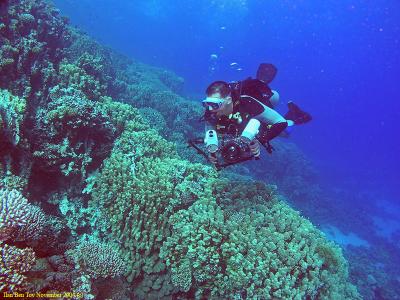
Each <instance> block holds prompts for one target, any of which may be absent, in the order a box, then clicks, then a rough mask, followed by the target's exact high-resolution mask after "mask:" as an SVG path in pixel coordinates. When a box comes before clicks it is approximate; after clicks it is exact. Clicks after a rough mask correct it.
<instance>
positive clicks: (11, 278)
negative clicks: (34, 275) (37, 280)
mask: <svg viewBox="0 0 400 300" xmlns="http://www.w3.org/2000/svg"><path fill="white" fill-rule="evenodd" d="M0 255H1V257H0V273H1V276H0V292H7V291H22V292H24V291H25V288H26V276H25V275H24V273H26V272H28V271H29V270H30V269H31V268H32V267H33V265H34V263H35V253H34V252H33V250H32V249H30V248H26V249H18V248H17V247H14V246H9V245H7V244H4V243H3V242H0Z"/></svg>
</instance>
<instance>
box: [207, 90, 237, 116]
mask: <svg viewBox="0 0 400 300" xmlns="http://www.w3.org/2000/svg"><path fill="white" fill-rule="evenodd" d="M210 97H212V98H219V99H222V100H223V103H222V104H221V106H220V107H219V108H217V109H214V110H212V112H213V113H214V114H215V115H216V116H218V117H220V116H224V115H225V116H229V115H230V114H231V113H232V111H233V104H232V103H233V102H232V97H231V96H226V97H225V98H223V97H221V94H220V93H215V94H212V95H211V96H210Z"/></svg>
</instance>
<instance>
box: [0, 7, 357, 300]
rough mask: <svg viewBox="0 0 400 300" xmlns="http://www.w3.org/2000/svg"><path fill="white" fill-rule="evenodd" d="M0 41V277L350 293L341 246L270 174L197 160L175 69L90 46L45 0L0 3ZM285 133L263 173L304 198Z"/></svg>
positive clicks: (204, 293)
mask: <svg viewBox="0 0 400 300" xmlns="http://www.w3.org/2000/svg"><path fill="white" fill-rule="evenodd" d="M0 45H1V46H0V57H1V61H0V88H1V89H2V90H1V91H0V99H1V100H2V101H1V102H0V126H1V127H0V136H1V138H2V141H3V140H4V141H7V142H8V144H7V147H3V145H4V144H3V143H2V144H1V146H0V147H2V148H1V149H0V155H1V160H0V162H1V164H0V175H1V177H2V178H1V185H2V186H3V185H5V186H6V187H8V188H10V187H15V188H18V191H9V190H3V189H2V190H1V192H0V196H1V202H0V203H1V204H2V206H1V209H2V210H1V211H0V221H1V222H2V223H1V228H0V232H1V242H0V249H1V250H2V253H3V257H2V258H3V260H2V264H1V265H0V267H1V269H2V270H1V271H2V273H5V274H6V276H5V277H2V279H1V280H3V281H1V282H0V284H1V285H0V287H1V289H0V290H1V291H3V290H13V289H26V290H31V291H39V292H46V291H54V290H55V291H66V292H71V291H73V290H75V291H81V292H84V295H85V296H84V298H85V299H93V298H96V297H97V298H101V297H104V298H106V297H109V296H110V293H111V291H113V292H114V291H115V295H118V297H120V298H121V299H127V298H132V299H137V298H139V299H144V298H146V299H171V298H177V299H193V298H197V299H202V298H210V299H245V298H249V299H252V298H253V299H254V298H263V297H265V298H294V299H304V298H314V299H317V298H318V299H335V298H336V299H338V298H343V299H358V298H359V296H358V294H357V291H356V290H355V288H354V286H352V285H351V284H349V283H348V282H347V280H348V267H347V264H346V261H345V260H344V258H343V256H342V253H341V251H340V249H339V248H338V247H337V246H335V245H334V244H332V243H329V242H328V241H327V240H326V239H325V238H324V236H323V235H322V234H321V233H320V232H319V231H318V230H317V229H316V228H315V227H314V226H313V225H312V224H311V223H310V222H309V221H307V220H306V219H304V218H302V217H301V216H300V215H299V214H298V213H297V212H295V211H294V210H293V209H291V208H290V207H289V206H288V205H287V204H286V203H285V200H284V199H282V198H280V197H278V195H277V192H276V188H275V187H274V186H272V185H269V186H267V185H265V184H264V183H262V182H255V181H254V180H252V179H250V178H249V176H248V177H247V178H245V177H240V175H238V174H232V173H230V174H229V172H226V173H224V175H218V174H217V173H216V171H215V170H213V169H212V168H211V167H209V166H206V165H204V164H201V163H198V162H200V159H199V158H195V157H194V154H193V153H192V152H190V150H188V149H187V147H186V144H185V140H186V139H187V138H192V137H196V136H197V135H198V134H199V133H201V132H202V124H201V123H199V122H198V119H199V117H200V116H201V114H202V108H201V107H200V106H199V105H198V104H197V103H195V102H193V101H188V100H187V99H185V98H184V97H183V96H181V95H178V94H177V93H178V92H179V91H180V90H181V87H182V84H183V80H182V78H179V77H178V76H176V75H174V74H173V73H172V72H169V71H165V70H162V69H159V68H154V67H149V66H146V65H143V64H141V63H138V62H135V61H131V60H129V59H127V58H125V57H123V56H121V55H118V54H116V53H114V52H113V51H112V50H110V49H106V48H104V47H102V46H101V45H99V44H97V43H96V42H94V41H93V40H91V39H90V38H89V37H87V36H85V35H84V34H82V33H81V32H79V31H78V30H76V29H72V28H71V27H69V26H67V20H66V19H63V18H61V17H60V16H59V15H58V12H57V10H56V9H54V8H53V7H52V6H51V5H50V4H48V3H47V2H45V1H42V0H39V1H32V0H22V1H16V0H9V1H5V2H2V3H1V4H0ZM10 74H11V75H10ZM288 147H289V146H288ZM282 148H283V149H284V151H283V152H282V157H284V156H285V155H286V154H288V153H291V154H290V155H291V157H294V158H293V161H291V162H288V163H287V165H285V167H284V171H283V173H282V174H278V175H276V177H274V176H273V175H270V177H269V178H263V179H264V180H266V181H267V182H269V183H275V182H274V181H275V180H278V177H279V176H282V177H286V176H289V175H291V176H292V177H291V178H292V179H293V178H294V176H297V179H296V180H295V181H293V180H292V181H290V180H289V179H287V181H285V182H286V184H287V187H288V188H287V189H288V190H293V189H294V188H296V189H297V192H296V193H297V195H298V196H299V197H302V195H304V194H305V192H304V191H305V190H306V189H307V186H308V184H309V182H308V181H307V180H304V179H303V178H302V177H300V175H299V174H302V173H301V172H303V173H304V170H305V169H307V168H308V164H307V162H306V161H303V163H302V164H300V165H299V164H297V162H298V161H299V160H300V158H299V155H298V152H296V150H293V149H292V148H291V149H285V147H282ZM14 153H16V154H18V155H14ZM277 156H278V160H279V161H282V160H284V159H286V160H287V157H285V158H280V157H279V155H277ZM277 164H278V163H277ZM296 164H297V167H298V169H297V170H296V171H294V170H293V167H294V166H296ZM246 168H247V167H246ZM280 169H281V165H279V166H273V167H272V165H271V171H270V174H274V172H275V171H277V170H280ZM289 169H290V172H289ZM240 170H242V171H244V170H245V168H243V169H240ZM308 170H310V171H309V172H308V171H307V173H309V174H311V175H310V178H311V177H312V171H311V169H308ZM253 171H254V170H253V169H252V168H251V167H248V169H247V175H250V174H251V173H252V172H253ZM293 173H294V175H293ZM238 179H240V180H238ZM278 181H279V180H278ZM309 181H311V179H310V180H309ZM276 183H277V184H279V182H276ZM283 186H284V185H283ZM21 192H22V193H24V195H25V196H26V197H27V198H29V199H30V202H28V200H26V199H25V198H24V197H23V196H22V195H21ZM33 203H35V204H37V205H34V204H33ZM108 280H109V281H108ZM111 283H114V284H115V287H114V288H112V287H111ZM117 287H118V288H119V287H121V288H122V289H123V291H119V292H118V293H117V292H116V290H115V288H117ZM108 288H109V289H108ZM107 289H108V290H107Z"/></svg>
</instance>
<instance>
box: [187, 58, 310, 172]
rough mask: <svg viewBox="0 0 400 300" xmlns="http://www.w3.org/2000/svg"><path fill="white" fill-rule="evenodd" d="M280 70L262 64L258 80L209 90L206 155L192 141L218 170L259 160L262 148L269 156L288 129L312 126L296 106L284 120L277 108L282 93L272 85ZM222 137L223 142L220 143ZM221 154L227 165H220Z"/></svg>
mask: <svg viewBox="0 0 400 300" xmlns="http://www.w3.org/2000/svg"><path fill="white" fill-rule="evenodd" d="M276 73H277V69H276V67H275V66H273V65H272V64H265V63H262V64H260V66H259V68H258V70H257V75H256V79H253V78H251V77H249V78H247V79H245V80H243V81H237V82H232V83H227V82H225V81H215V82H213V83H211V84H210V85H209V86H208V87H207V90H206V94H207V97H206V99H204V100H203V101H202V102H203V106H204V107H205V109H206V110H205V113H204V116H203V118H202V119H203V120H204V121H205V122H206V126H205V129H206V132H205V138H204V140H202V141H201V143H204V144H205V148H206V151H204V152H203V151H202V150H200V149H199V148H198V147H197V146H195V145H194V144H195V143H200V141H199V140H197V142H196V141H194V140H193V141H194V142H193V141H192V143H191V142H190V141H189V144H190V145H191V146H193V147H195V148H196V149H197V150H198V151H199V153H201V154H203V155H204V156H205V157H206V158H207V159H208V160H209V161H210V162H211V163H213V164H214V165H216V166H217V169H221V168H224V167H226V166H228V165H232V164H235V163H238V162H242V161H246V160H250V159H253V158H255V159H259V157H260V144H261V145H263V146H264V147H265V148H266V150H267V151H268V153H270V154H271V153H272V150H273V147H272V146H271V145H270V141H271V140H272V139H274V138H275V137H277V136H279V135H284V134H285V133H286V135H287V134H288V133H287V130H286V129H287V127H291V126H293V125H298V124H304V123H307V122H309V121H310V120H311V119H312V117H311V115H310V114H309V113H307V112H304V111H302V110H301V109H300V108H299V107H298V106H297V105H296V104H295V103H294V102H292V101H290V102H289V103H288V109H289V110H288V112H287V113H286V114H285V115H284V116H282V115H280V114H279V113H278V112H277V111H276V110H274V107H275V106H276V105H277V102H278V101H279V94H278V92H276V91H274V90H271V89H270V88H269V86H268V84H269V83H270V82H271V81H272V80H273V79H274V78H275V75H276ZM218 135H219V136H221V137H222V140H221V141H219V140H218ZM217 153H220V154H221V156H222V158H223V159H224V161H225V164H220V163H219V160H218V157H217Z"/></svg>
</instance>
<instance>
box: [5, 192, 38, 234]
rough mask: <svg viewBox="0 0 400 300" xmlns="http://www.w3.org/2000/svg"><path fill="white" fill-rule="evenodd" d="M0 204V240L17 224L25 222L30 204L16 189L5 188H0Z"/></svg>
mask: <svg viewBox="0 0 400 300" xmlns="http://www.w3.org/2000/svg"><path fill="white" fill-rule="evenodd" d="M0 204H1V206H0V240H6V239H8V238H9V237H10V235H11V233H12V232H14V231H15V230H16V229H17V228H18V227H19V226H23V225H25V224H27V222H28V218H29V215H30V213H31V206H30V204H28V201H27V200H26V199H25V198H24V197H23V196H22V195H21V194H20V193H19V192H18V191H16V190H12V191H9V190H7V189H0Z"/></svg>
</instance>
